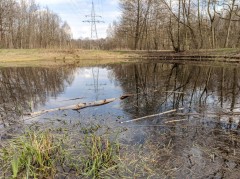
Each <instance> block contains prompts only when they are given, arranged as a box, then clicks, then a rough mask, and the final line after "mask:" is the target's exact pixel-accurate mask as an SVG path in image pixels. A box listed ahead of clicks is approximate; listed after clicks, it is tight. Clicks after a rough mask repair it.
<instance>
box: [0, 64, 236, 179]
mask: <svg viewBox="0 0 240 179" xmlns="http://www.w3.org/2000/svg"><path fill="white" fill-rule="evenodd" d="M239 69H240V68H239V67H237V66H225V65H222V66H205V65H186V64H184V65H183V64H177V63H175V64H165V63H137V64H117V65H108V66H98V67H86V68H79V67H72V66H68V67H61V68H2V69H0V115H1V117H0V119H1V123H2V125H3V126H8V125H14V123H17V122H19V121H22V118H20V119H19V120H18V118H19V117H20V116H22V114H23V113H26V112H29V111H38V110H42V109H50V108H55V107H62V106H68V105H72V104H77V103H79V102H90V101H96V100H101V99H106V98H113V97H119V96H121V95H123V94H129V93H130V94H135V95H134V96H132V97H129V98H127V99H125V100H122V101H120V100H117V101H115V102H113V103H110V104H107V105H104V106H98V107H92V108H85V109H82V110H80V111H72V110H66V111H57V112H54V113H49V114H45V115H42V116H40V117H38V118H37V119H34V120H40V121H43V122H44V120H47V119H60V118H61V119H62V118H64V119H66V120H68V121H74V120H75V121H76V120H81V121H84V122H88V121H93V122H94V121H95V122H96V121H97V122H98V123H100V124H104V125H109V126H110V127H113V128H114V126H124V127H126V128H127V129H128V130H127V131H126V133H125V134H124V135H125V136H123V137H122V139H123V141H125V142H126V143H138V144H145V143H148V144H149V143H150V145H149V146H151V144H153V145H155V144H156V145H161V146H169V145H170V144H171V146H172V151H173V152H172V155H171V156H173V158H174V160H170V159H172V158H171V157H169V156H168V158H167V161H169V160H170V161H171V162H172V163H171V162H170V163H168V164H169V165H171V167H172V168H178V167H180V166H181V167H182V168H181V170H179V171H178V172H177V173H178V177H180V178H181V177H186V176H188V177H196V176H197V177H200V178H201V177H203V178H204V176H210V175H211V174H213V176H218V175H219V176H224V177H225V176H226V174H224V173H222V172H219V171H221V170H222V167H225V168H228V163H227V162H230V164H232V165H231V166H234V167H233V169H237V168H236V167H237V166H239V159H237V160H234V159H233V158H234V157H232V156H233V154H234V156H235V158H238V157H239V156H240V150H239V143H238V142H239V141H236V140H234V141H233V140H230V139H226V137H224V136H223V134H226V133H228V134H231V135H234V136H235V137H239V114H240V104H239V102H240V100H239V97H240V72H239ZM76 98H77V99H76ZM177 108H184V111H178V112H177V113H173V114H169V115H163V116H159V117H154V118H149V119H145V120H140V121H137V122H132V123H126V124H120V123H119V122H121V121H126V120H131V119H134V118H138V117H143V116H147V115H152V114H157V113H160V112H164V111H168V110H172V109H177ZM173 120H178V122H175V123H172V122H170V123H168V122H169V121H173ZM228 137H229V136H228ZM159 141H161V144H159ZM169 142H170V144H169ZM156 145H155V146H156ZM215 149H218V150H217V151H216V150H215ZM206 151H207V152H206ZM219 153H221V157H220V154H219ZM212 155H213V157H214V156H215V157H216V158H217V157H219V161H218V162H217V163H216V162H215V163H214V164H213V163H210V161H211V157H209V156H212ZM165 157H166V156H165ZM231 157H232V159H229V158H231ZM162 162H163V163H164V162H166V161H162ZM231 162H232V163H231ZM159 165H161V162H160V163H159ZM189 171H193V173H191V172H190V173H189ZM201 171H205V173H204V172H201ZM207 171H209V172H208V173H207ZM210 171H211V172H210ZM234 176H235V177H237V175H234Z"/></svg>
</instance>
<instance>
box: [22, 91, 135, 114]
mask: <svg viewBox="0 0 240 179" xmlns="http://www.w3.org/2000/svg"><path fill="white" fill-rule="evenodd" d="M130 96H132V94H126V95H123V96H121V97H119V98H110V99H104V100H100V101H94V102H88V103H79V104H75V105H71V106H65V107H60V108H53V109H46V110H42V111H37V112H32V113H27V114H25V115H28V116H35V115H42V114H45V113H50V112H54V111H60V110H68V109H71V110H80V109H83V108H87V107H93V106H101V105H105V104H108V103H111V102H113V101H116V100H118V99H120V100H123V99H126V98H128V97H130Z"/></svg>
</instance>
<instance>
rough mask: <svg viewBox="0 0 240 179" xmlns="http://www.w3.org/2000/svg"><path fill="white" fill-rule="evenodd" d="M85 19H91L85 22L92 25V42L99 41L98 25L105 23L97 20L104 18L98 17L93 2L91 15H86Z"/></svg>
mask: <svg viewBox="0 0 240 179" xmlns="http://www.w3.org/2000/svg"><path fill="white" fill-rule="evenodd" d="M85 17H90V19H88V20H85V21H83V22H87V23H91V40H97V39H98V32H97V23H104V21H100V20H98V19H97V18H102V16H98V15H96V12H95V7H94V3H93V1H92V10H91V14H90V15H86V16H85Z"/></svg>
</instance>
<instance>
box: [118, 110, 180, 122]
mask: <svg viewBox="0 0 240 179" xmlns="http://www.w3.org/2000/svg"><path fill="white" fill-rule="evenodd" d="M178 110H180V111H181V110H184V108H179V109H173V110H170V111H165V112H162V113H159V114H153V115H149V116H144V117H140V118H136V119H132V120H128V121H123V122H121V124H123V123H128V122H134V121H139V120H142V119H147V118H151V117H156V116H161V115H164V114H169V113H173V112H177V111H178Z"/></svg>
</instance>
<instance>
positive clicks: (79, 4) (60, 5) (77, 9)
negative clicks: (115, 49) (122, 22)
mask: <svg viewBox="0 0 240 179" xmlns="http://www.w3.org/2000/svg"><path fill="white" fill-rule="evenodd" d="M36 2H37V3H38V4H39V5H40V6H41V7H42V8H44V7H46V6H47V7H48V8H49V9H50V10H52V11H53V12H55V13H57V14H58V15H59V16H60V17H61V19H62V20H63V21H67V22H68V24H69V26H70V27H71V30H72V34H73V38H74V39H79V38H81V39H84V38H90V37H91V24H90V23H84V22H83V21H86V20H91V19H90V18H89V17H85V16H86V15H90V14H91V9H92V0H36ZM93 2H94V6H95V12H96V15H98V16H102V18H96V20H100V21H104V23H97V31H98V38H105V37H106V36H107V33H106V31H107V28H108V26H109V24H110V23H112V22H113V21H114V20H118V19H119V18H120V15H121V13H120V10H119V6H118V0H93Z"/></svg>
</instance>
